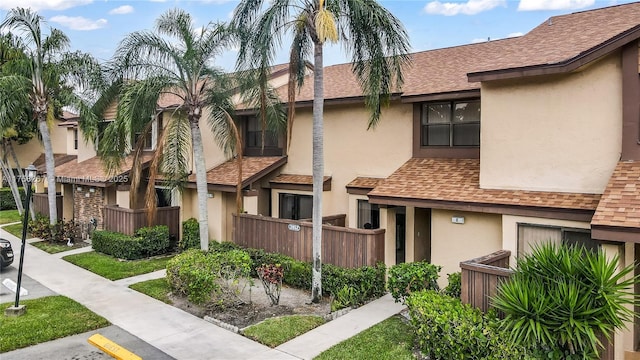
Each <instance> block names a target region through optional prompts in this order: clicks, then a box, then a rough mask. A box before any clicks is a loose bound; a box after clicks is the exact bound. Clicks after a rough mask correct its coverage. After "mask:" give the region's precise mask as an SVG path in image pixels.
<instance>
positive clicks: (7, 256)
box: [0, 239, 13, 268]
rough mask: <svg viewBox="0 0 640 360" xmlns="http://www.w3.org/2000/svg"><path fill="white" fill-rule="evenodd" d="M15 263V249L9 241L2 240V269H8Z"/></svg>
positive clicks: (0, 248)
mask: <svg viewBox="0 0 640 360" xmlns="http://www.w3.org/2000/svg"><path fill="white" fill-rule="evenodd" d="M12 262H13V249H12V248H11V243H10V242H9V240H7V239H0V268H4V267H7V266H9V265H11V263H12Z"/></svg>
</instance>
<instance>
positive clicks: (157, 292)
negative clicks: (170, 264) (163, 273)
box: [129, 278, 173, 305]
mask: <svg viewBox="0 0 640 360" xmlns="http://www.w3.org/2000/svg"><path fill="white" fill-rule="evenodd" d="M129 287H130V288H132V289H133V290H135V291H138V292H141V293H143V294H145V295H148V296H151V297H152V298H154V299H157V300H160V301H162V302H164V303H166V304H169V305H172V304H173V301H171V299H169V296H168V294H169V292H171V288H170V287H169V283H168V282H167V279H166V278H161V279H154V280H147V281H142V282H139V283H135V284H131V285H129Z"/></svg>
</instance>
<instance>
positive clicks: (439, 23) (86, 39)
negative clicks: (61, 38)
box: [0, 0, 632, 70]
mask: <svg viewBox="0 0 640 360" xmlns="http://www.w3.org/2000/svg"><path fill="white" fill-rule="evenodd" d="M628 2H632V1H623V0H465V1H453V0H440V1H434V0H383V1H381V3H382V4H383V5H384V6H385V7H387V8H388V9H389V10H390V11H391V12H392V13H393V14H394V15H395V16H397V17H398V18H399V19H400V20H401V21H402V23H403V24H404V26H405V27H406V29H407V31H408V33H409V36H410V39H411V47H412V51H421V50H428V49H435V48H442V47H449V46H456V45H462V44H468V43H472V42H478V41H486V40H487V39H488V38H490V39H493V40H495V39H500V38H505V37H509V36H517V35H521V34H524V33H526V32H528V31H529V30H531V29H533V28H534V27H535V26H537V25H539V24H540V23H542V22H543V21H544V20H546V19H547V18H549V17H551V16H554V15H559V14H567V13H571V12H575V11H583V10H588V9H594V8H601V7H606V6H611V5H617V4H623V3H628ZM237 4H238V1H237V0H197V1H187V0H115V1H114V0H1V2H0V18H4V16H5V15H6V13H7V10H8V9H10V8H12V7H15V6H22V7H31V8H33V9H34V10H36V11H38V13H39V14H40V15H42V16H44V18H45V19H46V20H47V22H48V24H49V25H50V26H52V27H56V28H59V29H60V30H62V31H63V32H64V33H65V34H67V35H68V36H69V38H70V39H71V46H72V49H73V50H81V51H84V52H89V53H91V54H93V55H94V56H96V57H97V58H99V59H102V60H107V59H108V58H109V57H111V55H112V54H113V52H114V50H115V48H116V47H117V45H118V42H119V41H120V40H121V39H122V38H123V37H124V36H125V35H126V34H128V33H130V32H132V31H137V30H145V29H151V28H152V27H153V24H154V20H155V19H156V18H157V17H158V16H159V15H160V14H162V13H163V12H165V11H166V10H167V9H171V8H176V7H179V8H182V9H184V10H186V11H187V12H189V13H190V14H191V15H192V16H193V17H194V19H195V20H196V22H197V25H198V26H202V25H205V24H206V23H208V22H210V21H214V22H215V21H228V20H229V19H230V17H231V15H232V13H233V9H234V8H235V6H236V5H237ZM234 61H235V53H234V52H233V51H229V52H228V53H226V54H224V55H223V56H222V57H221V58H220V59H218V60H217V61H216V63H217V65H219V66H221V67H224V68H225V69H227V70H231V69H232V68H233V64H234ZM278 61H279V62H286V61H287V56H286V50H282V51H281V52H280V55H279V56H278ZM346 61H348V59H346V58H345V57H344V56H343V54H342V51H341V48H340V47H339V46H337V45H336V46H330V47H329V48H328V49H326V50H325V65H331V64H337V63H343V62H346Z"/></svg>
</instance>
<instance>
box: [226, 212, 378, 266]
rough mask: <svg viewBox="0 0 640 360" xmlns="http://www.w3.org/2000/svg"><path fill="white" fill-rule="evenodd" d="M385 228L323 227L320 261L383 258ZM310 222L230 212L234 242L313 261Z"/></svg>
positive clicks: (357, 262) (365, 261) (355, 261)
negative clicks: (231, 214)
mask: <svg viewBox="0 0 640 360" xmlns="http://www.w3.org/2000/svg"><path fill="white" fill-rule="evenodd" d="M384 234H385V230H384V229H376V230H363V229H352V228H345V227H339V226H332V225H323V226H322V262H323V263H328V264H333V265H337V266H341V267H346V268H355V267H360V266H364V265H369V266H374V265H375V264H376V262H378V261H384ZM312 241H313V239H312V224H311V223H310V222H304V221H296V220H287V219H277V218H272V217H268V216H259V215H248V214H241V215H239V216H238V215H235V214H234V215H233V242H235V243H236V244H238V245H242V246H245V247H250V248H256V249H264V250H265V251H267V252H278V253H281V254H285V255H288V256H291V257H293V258H295V259H297V260H302V261H311V260H312V249H313V243H312Z"/></svg>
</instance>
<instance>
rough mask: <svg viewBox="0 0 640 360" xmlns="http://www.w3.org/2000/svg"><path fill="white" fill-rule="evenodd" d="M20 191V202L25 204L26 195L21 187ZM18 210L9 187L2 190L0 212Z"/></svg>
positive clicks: (0, 192)
mask: <svg viewBox="0 0 640 360" xmlns="http://www.w3.org/2000/svg"><path fill="white" fill-rule="evenodd" d="M18 191H19V192H20V199H21V200H20V201H22V202H23V203H24V197H25V194H24V190H23V188H21V187H19V188H18ZM17 208H18V206H17V205H16V202H15V200H14V199H13V194H12V193H11V189H10V188H8V187H7V188H0V210H16V209H17Z"/></svg>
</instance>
